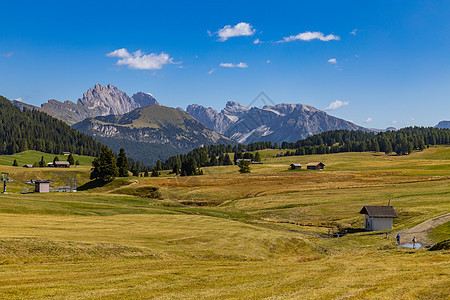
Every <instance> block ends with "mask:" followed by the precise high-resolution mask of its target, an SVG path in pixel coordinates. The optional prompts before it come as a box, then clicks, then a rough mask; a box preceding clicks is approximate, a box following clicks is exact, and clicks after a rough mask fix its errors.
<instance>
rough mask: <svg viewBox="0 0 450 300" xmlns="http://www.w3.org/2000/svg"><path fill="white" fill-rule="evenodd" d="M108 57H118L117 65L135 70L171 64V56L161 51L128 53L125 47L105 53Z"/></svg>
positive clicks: (159, 67) (157, 67) (153, 68)
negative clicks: (157, 52) (158, 52)
mask: <svg viewBox="0 0 450 300" xmlns="http://www.w3.org/2000/svg"><path fill="white" fill-rule="evenodd" d="M106 56H108V57H118V58H120V59H119V60H118V61H117V63H116V64H117V65H118V66H124V65H125V66H128V68H130V69H137V70H159V69H161V68H162V67H163V66H164V65H165V64H173V63H174V62H173V58H170V56H169V54H167V53H164V52H161V53H160V54H156V53H150V54H145V53H143V52H142V51H141V50H138V51H136V52H133V53H129V52H128V50H127V49H125V48H122V49H117V50H114V51H113V52H110V53H107V54H106Z"/></svg>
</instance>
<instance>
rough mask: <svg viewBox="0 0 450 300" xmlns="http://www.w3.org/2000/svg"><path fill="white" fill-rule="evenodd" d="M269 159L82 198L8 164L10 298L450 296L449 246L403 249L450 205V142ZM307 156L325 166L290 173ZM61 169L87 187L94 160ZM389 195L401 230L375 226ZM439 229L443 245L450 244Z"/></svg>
mask: <svg viewBox="0 0 450 300" xmlns="http://www.w3.org/2000/svg"><path fill="white" fill-rule="evenodd" d="M262 156H263V163H264V164H263V165H255V166H252V173H251V174H238V172H237V167H236V166H229V167H210V168H205V169H204V173H205V175H203V176H195V177H174V176H173V175H169V174H164V176H162V177H159V178H141V177H139V178H138V177H130V178H125V179H116V180H115V181H114V182H112V183H110V184H108V185H105V186H103V187H97V188H93V189H89V190H87V191H82V192H77V193H71V194H66V193H52V194H20V193H19V191H20V190H21V189H22V188H23V187H22V183H20V182H21V181H25V180H27V177H29V176H32V175H34V176H49V175H50V173H46V172H49V171H48V170H45V171H43V170H38V169H36V170H23V169H15V168H12V167H7V166H4V167H0V168H1V169H2V170H6V171H8V172H10V173H11V176H12V177H13V178H15V179H17V180H16V181H15V182H14V183H12V184H11V185H10V188H11V193H10V194H8V195H0V298H10V299H14V298H16V299H23V298H33V299H35V298H64V299H72V298H108V299H110V298H113V299H114V298H157V299H168V298H207V299H208V298H210V299H226V298H233V299H260V298H270V299H286V298H288V299H289V298H291V299H355V298H356V299H393V298H395V299H417V298H419V299H448V298H449V297H450V293H449V291H448V286H449V285H450V264H449V261H450V259H449V258H450V256H449V255H450V251H449V250H441V251H428V250H427V249H420V250H411V249H402V248H397V247H396V246H395V233H396V232H398V231H400V232H402V233H405V235H406V232H407V231H408V230H409V231H410V230H411V228H414V226H417V225H418V224H421V223H422V222H424V221H426V220H429V219H433V218H436V217H438V216H441V215H444V214H448V213H449V212H450V147H436V148H430V149H427V150H425V151H423V152H420V153H413V154H411V155H410V156H404V157H398V156H386V155H384V154H379V153H375V154H374V153H344V154H332V155H321V156H303V157H302V156H300V157H284V158H274V157H273V156H274V153H273V151H264V152H262ZM297 161H298V162H301V163H302V164H304V163H306V162H308V161H322V162H324V163H325V165H326V170H325V171H306V170H298V171H287V168H288V165H289V164H290V163H291V162H297ZM30 172H36V173H34V174H33V173H30ZM58 172H60V173H58V174H59V175H58V176H59V177H64V176H69V175H70V176H74V175H75V176H77V178H79V181H80V183H81V184H83V182H87V176H88V172H89V168H88V167H83V166H82V167H80V168H78V169H77V170H75V169H70V170H58ZM65 172H66V173H65ZM19 179H20V180H19ZM22 179H23V180H22ZM42 179H46V178H42ZM61 182H64V180H61ZM149 186H151V187H157V188H159V192H160V197H158V198H149V197H150V196H151V197H154V195H153V194H152V195H151V194H150V193H149V191H150V189H148V187H149ZM389 201H390V204H391V205H393V206H394V207H395V209H396V210H397V212H398V214H399V218H398V219H395V220H394V228H393V229H392V230H391V231H389V237H388V238H386V237H385V234H384V232H365V231H363V230H362V227H363V215H360V214H358V213H359V211H360V209H361V208H362V206H364V205H386V204H387V203H388V202H389ZM430 222H431V221H430ZM441 223H442V224H441ZM439 224H440V225H438V224H434V225H432V226H430V228H427V234H426V238H427V239H430V243H436V242H439V241H442V240H446V239H449V238H450V232H449V230H448V226H449V225H448V224H449V222H448V221H447V222H445V223H443V222H439ZM436 225H438V226H436ZM435 226H436V227H435ZM432 227H434V228H432ZM416 228H417V227H416ZM428 229H429V231H428ZM343 230H347V231H348V234H347V235H345V236H343V237H340V238H324V237H327V234H328V232H330V231H332V232H337V231H343ZM419 242H420V240H419Z"/></svg>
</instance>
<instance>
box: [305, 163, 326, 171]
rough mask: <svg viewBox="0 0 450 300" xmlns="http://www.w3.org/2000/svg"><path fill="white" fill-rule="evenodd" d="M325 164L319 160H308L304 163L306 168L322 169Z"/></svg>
mask: <svg viewBox="0 0 450 300" xmlns="http://www.w3.org/2000/svg"><path fill="white" fill-rule="evenodd" d="M324 167H325V165H324V164H323V163H321V162H310V163H307V164H306V168H307V169H308V170H323V168H324Z"/></svg>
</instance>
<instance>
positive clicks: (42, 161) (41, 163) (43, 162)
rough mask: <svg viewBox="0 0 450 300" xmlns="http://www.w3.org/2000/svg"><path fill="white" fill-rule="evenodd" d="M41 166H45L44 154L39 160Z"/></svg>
mask: <svg viewBox="0 0 450 300" xmlns="http://www.w3.org/2000/svg"><path fill="white" fill-rule="evenodd" d="M39 167H41V168H43V167H45V161H44V156H42V157H41V160H40V161H39Z"/></svg>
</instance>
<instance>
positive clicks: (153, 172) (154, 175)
mask: <svg viewBox="0 0 450 300" xmlns="http://www.w3.org/2000/svg"><path fill="white" fill-rule="evenodd" d="M150 176H151V177H159V172H158V170H156V169H153V171H152V175H150Z"/></svg>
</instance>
